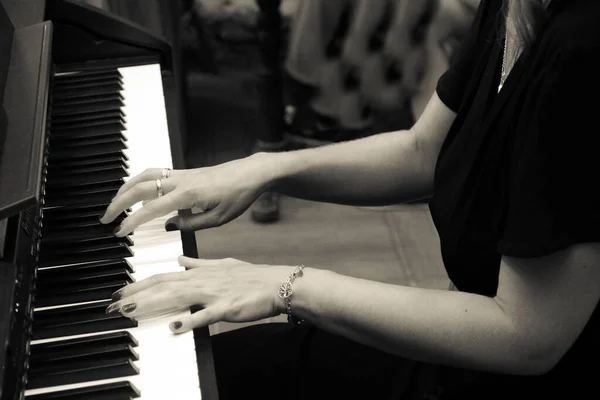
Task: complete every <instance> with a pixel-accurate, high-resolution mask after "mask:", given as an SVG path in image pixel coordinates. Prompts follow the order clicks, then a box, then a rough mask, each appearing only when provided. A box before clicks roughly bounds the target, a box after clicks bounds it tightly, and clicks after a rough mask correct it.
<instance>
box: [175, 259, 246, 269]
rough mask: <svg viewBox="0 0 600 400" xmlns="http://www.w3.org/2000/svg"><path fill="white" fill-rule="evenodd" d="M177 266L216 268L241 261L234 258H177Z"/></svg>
mask: <svg viewBox="0 0 600 400" xmlns="http://www.w3.org/2000/svg"><path fill="white" fill-rule="evenodd" d="M177 261H178V262H179V265H181V266H182V267H186V268H202V267H218V266H221V265H226V264H233V263H241V262H242V261H240V260H236V259H235V258H220V259H210V260H209V259H205V258H192V257H186V256H179V258H177Z"/></svg>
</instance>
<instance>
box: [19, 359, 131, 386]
mask: <svg viewBox="0 0 600 400" xmlns="http://www.w3.org/2000/svg"><path fill="white" fill-rule="evenodd" d="M138 374H139V369H138V368H137V366H135V364H133V361H132V360H95V361H90V362H88V363H74V364H73V365H72V366H71V367H70V368H69V369H65V370H60V369H55V370H51V369H48V370H43V371H40V372H39V373H38V372H37V371H36V370H31V371H29V382H28V383H27V388H28V389H38V388H42V387H52V386H60V385H69V384H74V383H81V382H92V381H99V380H102V379H111V378H123V377H127V376H132V375H138Z"/></svg>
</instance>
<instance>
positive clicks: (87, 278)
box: [36, 268, 135, 300]
mask: <svg viewBox="0 0 600 400" xmlns="http://www.w3.org/2000/svg"><path fill="white" fill-rule="evenodd" d="M55 269H56V270H62V273H55V274H53V275H44V276H42V278H38V280H37V288H36V295H37V294H38V293H40V292H44V293H52V292H54V291H63V290H64V289H65V288H67V289H68V288H71V287H84V286H92V287H93V286H94V285H104V284H107V283H111V282H119V281H124V282H127V283H133V282H134V281H135V279H134V278H133V276H132V275H131V273H130V272H129V271H126V270H125V269H120V270H113V271H99V270H95V271H89V270H87V271H85V272H86V274H82V273H79V274H74V273H73V271H72V270H69V269H66V268H65V269H63V268H55ZM51 270H52V269H48V271H51ZM109 298H110V297H109ZM105 300H107V299H105Z"/></svg>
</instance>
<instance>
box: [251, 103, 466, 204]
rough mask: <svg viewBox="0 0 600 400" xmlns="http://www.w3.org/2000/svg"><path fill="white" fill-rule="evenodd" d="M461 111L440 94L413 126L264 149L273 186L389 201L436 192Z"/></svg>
mask: <svg viewBox="0 0 600 400" xmlns="http://www.w3.org/2000/svg"><path fill="white" fill-rule="evenodd" d="M455 116H456V114H455V113H454V112H453V111H451V110H450V109H449V108H448V107H446V106H445V105H444V103H442V101H441V100H440V99H439V97H438V96H437V94H434V95H433V97H432V98H431V100H430V102H429V104H428V105H427V108H426V109H425V111H424V112H423V114H422V116H421V118H419V121H418V122H417V123H416V124H415V126H414V127H413V128H412V129H411V130H408V131H397V132H388V133H382V134H379V135H375V136H371V137H367V138H364V139H359V140H355V141H351V142H346V143H340V144H334V145H329V146H325V147H321V148H317V149H308V150H301V151H294V152H288V153H279V154H268V155H263V157H266V158H267V159H268V162H269V163H270V165H271V170H272V171H273V186H272V187H271V189H272V190H275V191H279V192H281V193H284V194H286V195H289V196H293V197H298V198H303V199H307V200H316V201H324V202H331V203H339V204H348V205H386V204H393V203H402V202H406V201H410V200H416V199H419V198H423V197H426V196H428V195H430V194H431V192H432V189H433V172H434V168H435V163H436V160H437V155H438V153H439V149H440V147H441V145H442V143H443V140H444V138H445V137H446V134H447V133H448V130H449V129H450V126H451V125H452V122H453V121H454V118H455Z"/></svg>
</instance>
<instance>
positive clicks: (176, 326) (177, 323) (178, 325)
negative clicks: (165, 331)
mask: <svg viewBox="0 0 600 400" xmlns="http://www.w3.org/2000/svg"><path fill="white" fill-rule="evenodd" d="M182 326H183V324H182V323H181V321H175V322H171V328H173V329H174V330H178V329H181V327H182Z"/></svg>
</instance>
